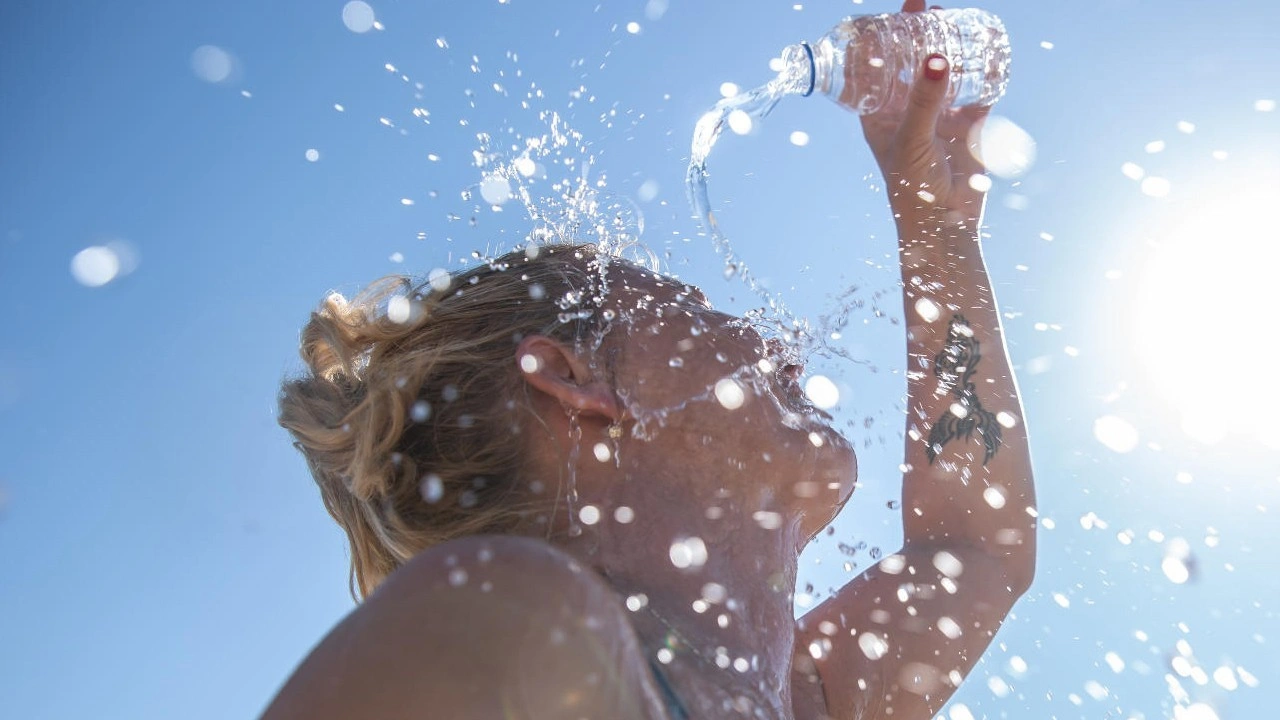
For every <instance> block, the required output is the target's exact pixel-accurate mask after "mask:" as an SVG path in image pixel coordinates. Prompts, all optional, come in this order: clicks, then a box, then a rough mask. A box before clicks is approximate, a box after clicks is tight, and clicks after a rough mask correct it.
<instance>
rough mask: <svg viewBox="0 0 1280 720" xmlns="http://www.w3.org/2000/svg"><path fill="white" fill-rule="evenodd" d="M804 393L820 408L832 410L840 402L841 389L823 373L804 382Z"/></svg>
mask: <svg viewBox="0 0 1280 720" xmlns="http://www.w3.org/2000/svg"><path fill="white" fill-rule="evenodd" d="M804 394H805V395H806V396H808V398H809V400H810V401H812V402H813V404H814V405H816V406H817V407H818V409H820V410H830V409H831V408H833V407H835V406H836V405H838V404H839V403H840V389H839V388H837V387H836V384H835V383H833V382H831V380H830V379H829V378H827V377H826V376H823V375H814V376H812V377H810V378H809V379H808V380H807V381H806V382H805V384H804Z"/></svg>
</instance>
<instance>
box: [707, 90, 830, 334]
mask: <svg viewBox="0 0 1280 720" xmlns="http://www.w3.org/2000/svg"><path fill="white" fill-rule="evenodd" d="M805 89H806V85H805V82H804V78H802V77H800V75H799V74H798V73H797V72H795V71H791V72H789V73H784V74H780V75H779V76H778V77H777V78H774V79H773V80H772V81H771V82H769V83H768V84H766V85H763V86H761V87H758V88H756V89H755V90H751V91H750V92H745V93H739V94H736V95H733V96H732V97H727V98H725V99H723V100H721V101H720V102H718V103H716V105H715V107H713V108H712V109H711V110H709V111H708V112H707V113H706V114H704V115H703V116H702V117H701V118H699V120H698V123H697V125H696V126H694V130H693V145H692V147H691V148H690V155H689V169H688V171H687V172H686V174H685V187H686V190H687V192H688V195H689V203H690V205H692V206H693V208H694V212H695V213H696V217H697V220H698V223H699V224H700V225H702V227H703V228H704V229H705V230H706V232H707V234H708V235H710V236H711V243H712V245H713V247H714V248H715V250H716V253H717V254H719V255H720V257H721V259H722V260H723V261H724V267H725V278H726V279H727V278H732V277H738V278H739V279H741V280H742V282H743V283H744V284H745V285H746V286H747V288H749V289H750V290H751V291H752V292H753V293H755V294H756V295H757V296H758V297H759V298H760V299H761V300H763V301H764V302H765V303H766V305H767V306H768V308H769V309H770V310H771V311H773V313H774V315H775V316H776V317H777V318H779V319H780V320H781V321H782V322H783V323H784V324H786V325H790V326H791V327H792V328H795V329H800V328H806V329H807V323H806V322H805V321H803V320H800V319H798V318H796V317H795V316H794V315H792V314H791V312H790V310H788V309H787V307H786V305H785V304H784V303H783V302H782V300H781V299H780V298H778V297H777V296H776V295H775V294H773V293H771V292H769V291H768V289H766V288H765V287H763V286H762V285H761V284H760V283H759V281H757V280H756V278H755V276H754V275H753V274H752V273H751V270H750V268H748V267H747V264H746V262H745V261H743V260H742V258H740V257H739V256H738V254H737V253H736V252H734V250H733V246H732V245H731V244H730V242H729V238H727V237H726V236H725V234H724V233H723V232H721V231H720V225H719V224H718V223H717V222H716V216H715V213H714V212H713V211H712V210H711V200H710V199H709V198H708V196H707V178H708V177H709V175H710V173H708V172H707V156H708V155H710V154H711V149H712V148H713V147H715V144H716V141H717V140H719V139H720V135H721V134H722V133H723V132H724V129H725V128H726V127H728V126H729V124H730V121H731V119H733V118H743V117H745V118H748V119H750V120H752V121H754V120H757V119H763V118H765V117H767V116H768V115H769V113H770V112H772V111H773V108H774V107H776V106H777V104H778V101H780V100H781V99H782V98H784V97H786V96H787V95H794V94H797V93H802V92H804V90H805Z"/></svg>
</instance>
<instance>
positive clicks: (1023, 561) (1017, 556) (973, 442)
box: [898, 213, 1036, 584]
mask: <svg viewBox="0 0 1280 720" xmlns="http://www.w3.org/2000/svg"><path fill="white" fill-rule="evenodd" d="M898 230H899V238H900V240H899V250H900V257H901V269H902V282H903V305H904V310H905V315H906V318H907V323H906V324H907V423H906V461H905V462H906V465H907V466H908V469H907V471H906V473H905V478H904V482H903V497H902V499H903V502H902V509H903V524H904V532H905V536H906V544H907V545H908V546H910V545H912V544H917V545H919V544H925V545H931V546H937V547H939V548H945V547H946V546H947V545H964V546H970V547H973V548H976V549H979V550H982V551H983V552H985V553H988V554H991V555H993V556H996V557H999V558H1003V559H1006V560H1008V561H1009V567H1010V571H1011V572H1013V573H1015V574H1016V575H1017V577H1014V578H1012V579H1011V580H1012V581H1013V582H1014V584H1023V582H1024V581H1025V582H1026V583H1029V582H1030V576H1031V574H1032V572H1033V569H1034V558H1035V527H1036V523H1035V517H1034V508H1035V487H1034V484H1033V479H1032V467H1031V455H1030V448H1029V447H1028V443H1027V431H1026V425H1025V423H1024V421H1023V413H1022V402H1021V399H1020V397H1019V394H1018V387H1017V383H1016V381H1015V378H1014V376H1013V371H1012V369H1011V368H1010V365H1009V359H1008V353H1007V352H1006V349H1005V343H1004V336H1003V329H1002V327H1001V324H1000V314H999V311H998V309H997V307H996V302H995V297H994V295H993V294H992V291H991V285H990V281H989V279H988V277H987V270H986V266H985V263H984V262H983V259H982V251H981V247H980V245H979V242H978V231H977V229H976V227H975V226H974V225H972V224H970V225H969V226H968V227H965V226H964V225H963V224H962V223H960V222H957V221H955V220H948V219H945V218H942V217H941V216H934V215H930V214H926V213H920V214H912V215H900V216H899V219H898ZM1023 573H1025V578H1023V577H1021V576H1022V575H1023Z"/></svg>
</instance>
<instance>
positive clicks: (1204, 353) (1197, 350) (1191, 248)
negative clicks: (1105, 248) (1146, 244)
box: [1130, 173, 1280, 449]
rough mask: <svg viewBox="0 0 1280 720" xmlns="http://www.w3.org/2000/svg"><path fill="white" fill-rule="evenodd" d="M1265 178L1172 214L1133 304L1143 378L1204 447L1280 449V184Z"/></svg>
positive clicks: (1199, 200) (1135, 333)
mask: <svg viewBox="0 0 1280 720" xmlns="http://www.w3.org/2000/svg"><path fill="white" fill-rule="evenodd" d="M1264 175H1266V176H1267V180H1266V181H1265V182H1264V181H1263V179H1262V177H1259V178H1258V179H1257V181H1255V182H1252V183H1246V184H1245V185H1244V186H1243V187H1236V188H1224V189H1223V190H1222V191H1220V193H1219V194H1217V195H1216V196H1214V197H1199V198H1197V199H1195V200H1193V201H1189V202H1188V203H1186V207H1185V209H1184V210H1183V211H1182V212H1181V213H1179V212H1178V211H1176V210H1174V211H1173V214H1174V216H1175V217H1174V218H1173V220H1174V221H1173V222H1171V223H1169V225H1168V226H1167V229H1166V230H1164V231H1162V232H1161V233H1160V234H1159V236H1157V237H1154V238H1152V239H1153V241H1154V242H1153V243H1152V244H1153V247H1152V248H1151V249H1150V252H1149V254H1148V256H1147V260H1146V266H1145V268H1144V269H1143V272H1142V274H1141V279H1140V281H1139V283H1138V285H1137V287H1136V292H1137V297H1136V298H1135V300H1134V302H1133V304H1132V305H1131V313H1132V317H1131V318H1130V319H1131V321H1132V324H1131V327H1133V328H1134V337H1133V341H1134V343H1135V344H1136V350H1137V352H1138V354H1139V356H1140V358H1141V361H1142V364H1143V365H1142V367H1141V371H1142V375H1143V377H1144V380H1145V381H1146V382H1149V383H1151V385H1152V386H1153V388H1154V389H1155V390H1157V392H1159V393H1160V394H1161V395H1162V396H1163V398H1164V399H1165V400H1166V401H1167V402H1168V403H1169V404H1170V405H1172V406H1173V407H1175V408H1177V410H1178V412H1179V413H1180V414H1181V417H1180V418H1179V420H1180V423H1181V426H1182V429H1183V431H1184V432H1185V433H1186V434H1187V435H1188V436H1189V437H1191V438H1192V439H1193V440H1197V441H1200V442H1203V443H1207V444H1212V443H1216V442H1218V441H1220V440H1222V439H1224V438H1226V437H1227V436H1228V435H1232V434H1239V435H1245V436H1250V437H1252V438H1253V439H1255V440H1257V441H1259V442H1262V443H1264V444H1265V445H1267V446H1269V447H1271V448H1277V449H1280V306H1278V304H1277V301H1278V300H1280V292H1278V289H1280V277H1277V275H1278V274H1280V247H1277V244H1278V242H1280V231H1278V230H1277V225H1276V219H1277V204H1278V203H1280V182H1277V181H1276V178H1274V177H1270V176H1269V175H1270V174H1269V173H1267V174H1264Z"/></svg>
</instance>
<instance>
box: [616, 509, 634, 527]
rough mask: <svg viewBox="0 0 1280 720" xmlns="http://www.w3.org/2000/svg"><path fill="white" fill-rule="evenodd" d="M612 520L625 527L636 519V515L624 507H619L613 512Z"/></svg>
mask: <svg viewBox="0 0 1280 720" xmlns="http://www.w3.org/2000/svg"><path fill="white" fill-rule="evenodd" d="M613 519H614V520H617V521H618V522H619V523H621V524H623V525H626V524H628V523H630V522H631V521H632V520H635V519H636V513H635V511H634V510H632V509H631V508H629V507H627V506H626V505H619V506H618V508H617V509H616V510H614V511H613Z"/></svg>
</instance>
